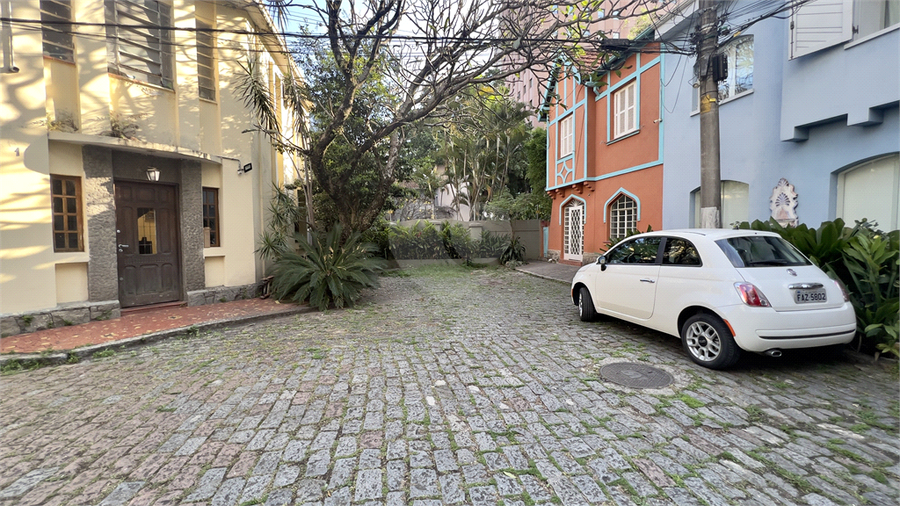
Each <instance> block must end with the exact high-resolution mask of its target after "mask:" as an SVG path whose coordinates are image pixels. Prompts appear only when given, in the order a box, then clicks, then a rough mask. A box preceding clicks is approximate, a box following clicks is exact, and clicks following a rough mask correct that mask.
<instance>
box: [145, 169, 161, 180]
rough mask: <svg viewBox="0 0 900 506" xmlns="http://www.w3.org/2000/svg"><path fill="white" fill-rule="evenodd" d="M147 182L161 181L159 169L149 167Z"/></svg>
mask: <svg viewBox="0 0 900 506" xmlns="http://www.w3.org/2000/svg"><path fill="white" fill-rule="evenodd" d="M147 181H159V169H157V168H156V167H147Z"/></svg>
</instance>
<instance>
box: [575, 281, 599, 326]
mask: <svg viewBox="0 0 900 506" xmlns="http://www.w3.org/2000/svg"><path fill="white" fill-rule="evenodd" d="M578 316H579V317H581V321H583V322H590V321H594V320H595V319H596V318H597V311H596V310H595V309H594V301H593V300H592V299H591V292H589V291H588V289H587V287H584V286H582V287H581V288H579V289H578Z"/></svg>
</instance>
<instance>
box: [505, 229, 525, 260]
mask: <svg viewBox="0 0 900 506" xmlns="http://www.w3.org/2000/svg"><path fill="white" fill-rule="evenodd" d="M524 261H525V245H524V244H522V241H521V240H520V239H519V237H518V236H515V237H512V238H511V239H509V242H507V244H506V248H505V249H504V250H503V253H501V254H500V263H501V264H503V265H506V264H507V263H509V262H524Z"/></svg>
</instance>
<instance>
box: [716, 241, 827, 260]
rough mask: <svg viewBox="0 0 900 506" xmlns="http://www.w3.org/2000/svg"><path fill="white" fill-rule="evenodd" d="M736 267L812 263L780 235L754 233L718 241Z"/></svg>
mask: <svg viewBox="0 0 900 506" xmlns="http://www.w3.org/2000/svg"><path fill="white" fill-rule="evenodd" d="M716 244H718V245H719V248H721V249H722V251H724V252H725V256H727V257H728V260H730V261H731V264H732V265H734V266H735V267H772V266H781V265H787V266H798V265H810V263H809V260H807V259H806V257H804V256H803V255H802V254H801V253H800V252H799V251H797V249H796V248H794V247H793V246H792V245H791V244H790V243H788V242H787V241H785V240H784V239H782V238H780V237H771V236H764V235H754V236H745V237H732V238H730V239H719V240H718V241H716Z"/></svg>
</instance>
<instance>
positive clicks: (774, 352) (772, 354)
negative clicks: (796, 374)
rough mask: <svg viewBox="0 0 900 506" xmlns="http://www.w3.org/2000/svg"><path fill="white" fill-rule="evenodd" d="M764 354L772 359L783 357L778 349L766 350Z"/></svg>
mask: <svg viewBox="0 0 900 506" xmlns="http://www.w3.org/2000/svg"><path fill="white" fill-rule="evenodd" d="M763 353H765V354H766V355H768V356H770V357H772V358H778V357H780V356H781V350H779V349H778V348H772V349H771V350H766V351H764V352H763Z"/></svg>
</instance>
